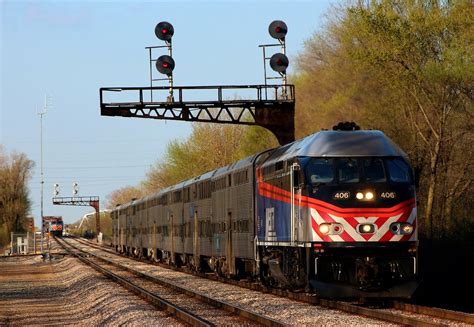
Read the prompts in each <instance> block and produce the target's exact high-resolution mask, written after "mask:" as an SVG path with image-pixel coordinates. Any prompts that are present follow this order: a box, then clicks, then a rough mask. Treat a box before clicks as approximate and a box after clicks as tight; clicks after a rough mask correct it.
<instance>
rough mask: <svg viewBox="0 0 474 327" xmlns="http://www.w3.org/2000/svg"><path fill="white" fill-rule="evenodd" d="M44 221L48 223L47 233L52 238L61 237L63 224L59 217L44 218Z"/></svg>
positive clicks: (61, 218)
mask: <svg viewBox="0 0 474 327" xmlns="http://www.w3.org/2000/svg"><path fill="white" fill-rule="evenodd" d="M44 221H45V222H46V223H48V224H49V225H48V232H49V233H50V234H51V235H52V236H63V230H64V222H63V217H61V216H45V217H44Z"/></svg>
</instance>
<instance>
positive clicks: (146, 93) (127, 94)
mask: <svg viewBox="0 0 474 327" xmlns="http://www.w3.org/2000/svg"><path fill="white" fill-rule="evenodd" d="M169 90H170V89H169V87H108V88H101V89H100V109H101V115H102V116H121V117H135V118H150V119H161V120H181V121H196V122H208V123H220V124H241V125H259V126H262V127H265V128H267V129H269V130H270V131H271V132H273V134H275V136H276V137H277V139H278V141H279V142H280V144H287V143H290V142H293V141H294V139H295V126H294V114H295V88H294V85H219V86H173V93H172V94H173V95H172V96H170V95H168V94H169V93H168V92H169ZM151 99H153V100H151ZM156 99H158V100H156ZM160 99H161V101H160Z"/></svg>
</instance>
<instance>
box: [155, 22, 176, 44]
mask: <svg viewBox="0 0 474 327" xmlns="http://www.w3.org/2000/svg"><path fill="white" fill-rule="evenodd" d="M173 34H174V28H173V25H171V24H170V23H168V22H160V23H158V24H157V25H156V27H155V35H156V37H157V38H159V39H160V40H162V41H168V42H169V41H171V38H172V37H173Z"/></svg>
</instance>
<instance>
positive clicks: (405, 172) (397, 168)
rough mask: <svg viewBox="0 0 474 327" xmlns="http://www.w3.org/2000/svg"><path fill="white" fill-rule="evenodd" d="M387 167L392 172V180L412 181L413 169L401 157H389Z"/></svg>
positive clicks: (400, 181) (397, 181)
mask: <svg viewBox="0 0 474 327" xmlns="http://www.w3.org/2000/svg"><path fill="white" fill-rule="evenodd" d="M387 169H388V173H389V174H390V180H391V181H392V182H395V183H410V182H411V171H410V167H409V166H408V164H407V163H406V162H405V161H404V160H402V159H400V158H393V159H387Z"/></svg>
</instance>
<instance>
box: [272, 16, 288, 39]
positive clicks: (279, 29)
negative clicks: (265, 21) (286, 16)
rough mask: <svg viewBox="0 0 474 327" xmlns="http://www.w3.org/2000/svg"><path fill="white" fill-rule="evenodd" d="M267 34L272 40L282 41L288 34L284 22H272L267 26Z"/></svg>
mask: <svg viewBox="0 0 474 327" xmlns="http://www.w3.org/2000/svg"><path fill="white" fill-rule="evenodd" d="M268 33H270V36H271V37H272V38H274V39H278V40H284V39H285V36H286V33H288V27H287V26H286V24H285V22H284V21H281V20H274V21H273V22H271V23H270V25H269V26H268Z"/></svg>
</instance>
